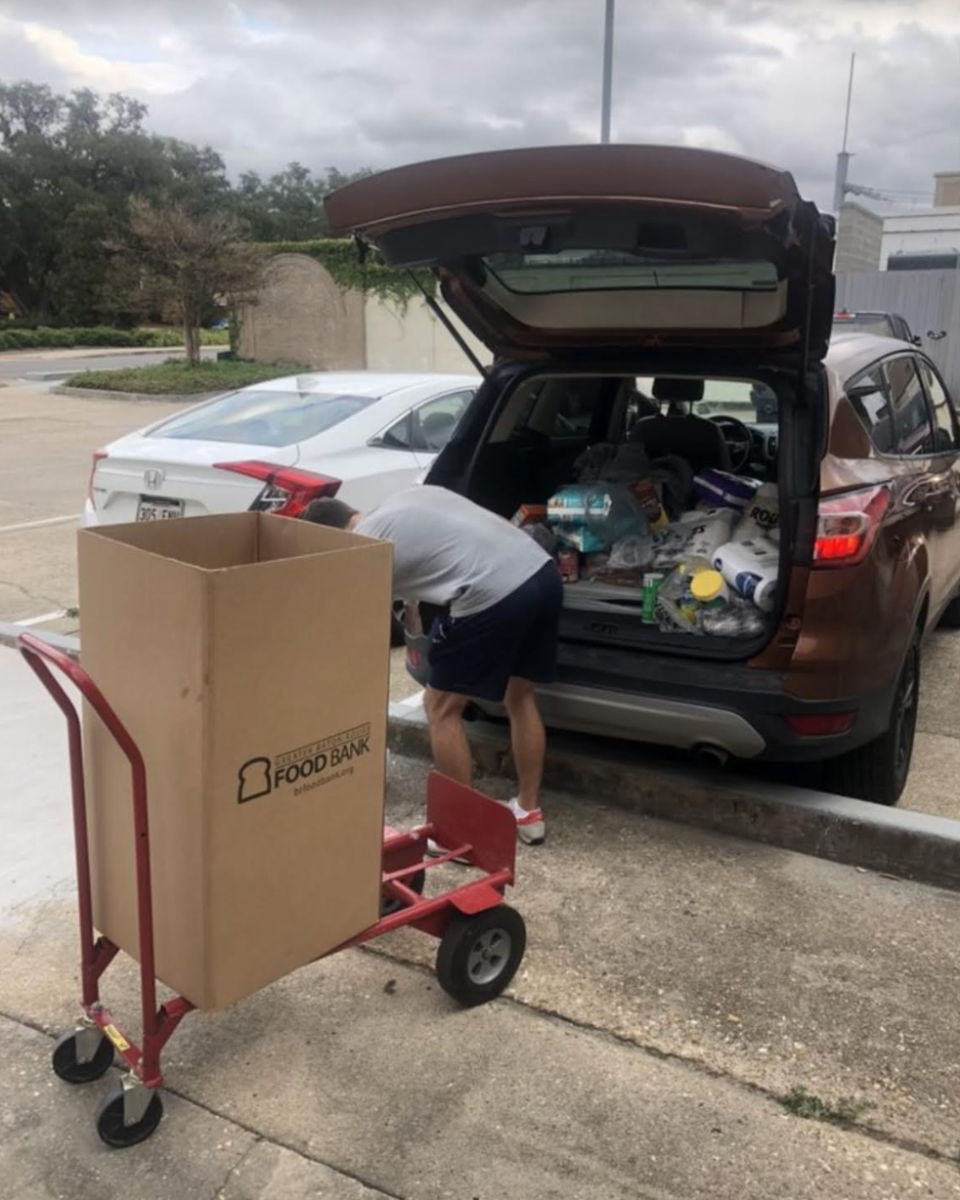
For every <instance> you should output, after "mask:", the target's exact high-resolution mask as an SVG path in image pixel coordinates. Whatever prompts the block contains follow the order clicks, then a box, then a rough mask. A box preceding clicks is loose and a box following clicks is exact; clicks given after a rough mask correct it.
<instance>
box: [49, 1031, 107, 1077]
mask: <svg viewBox="0 0 960 1200" xmlns="http://www.w3.org/2000/svg"><path fill="white" fill-rule="evenodd" d="M51 1061H52V1064H53V1070H54V1074H55V1075H57V1077H58V1078H60V1079H63V1080H65V1081H66V1082H67V1083H92V1082H93V1081H94V1080H95V1079H99V1078H100V1077H101V1076H102V1075H105V1074H106V1073H107V1071H109V1070H110V1068H111V1066H113V1046H112V1045H111V1043H110V1039H109V1038H108V1037H105V1036H104V1034H102V1033H101V1032H100V1030H99V1029H97V1028H96V1027H94V1026H90V1027H82V1028H80V1029H75V1030H74V1031H73V1033H65V1034H64V1035H63V1037H62V1038H60V1039H59V1040H58V1042H57V1044H56V1045H55V1046H54V1048H53V1054H52V1055H51Z"/></svg>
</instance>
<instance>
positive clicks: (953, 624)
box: [937, 596, 960, 629]
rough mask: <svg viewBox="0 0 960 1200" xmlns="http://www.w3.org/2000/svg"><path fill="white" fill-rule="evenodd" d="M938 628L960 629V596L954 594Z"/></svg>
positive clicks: (938, 623)
mask: <svg viewBox="0 0 960 1200" xmlns="http://www.w3.org/2000/svg"><path fill="white" fill-rule="evenodd" d="M937 628H938V629H960V596H954V598H953V599H952V600H951V601H950V603H949V604H948V605H947V607H946V608H945V609H944V610H943V615H942V616H941V617H940V620H939V621H938V622H937Z"/></svg>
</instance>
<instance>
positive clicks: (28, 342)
mask: <svg viewBox="0 0 960 1200" xmlns="http://www.w3.org/2000/svg"><path fill="white" fill-rule="evenodd" d="M200 341H201V343H202V344H203V345H205V346H226V345H229V342H230V336H229V334H228V332H227V331H226V330H225V329H223V330H221V329H201V330H200ZM182 345H183V333H182V332H181V331H180V330H178V329H113V328H111V327H110V326H108V325H95V326H93V327H92V328H89V329H57V328H54V327H53V326H47V325H44V326H40V327H39V328H38V329H22V328H21V329H4V328H3V327H2V325H0V350H61V349H62V350H69V349H71V348H72V347H74V346H110V347H114V348H117V347H119V348H123V347H126V346H156V347H158V348H160V349H166V348H168V347H174V346H182Z"/></svg>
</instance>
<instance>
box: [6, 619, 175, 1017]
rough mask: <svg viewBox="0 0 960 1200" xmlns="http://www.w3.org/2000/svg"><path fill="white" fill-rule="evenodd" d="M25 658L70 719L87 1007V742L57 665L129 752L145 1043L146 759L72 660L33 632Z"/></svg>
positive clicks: (148, 987)
mask: <svg viewBox="0 0 960 1200" xmlns="http://www.w3.org/2000/svg"><path fill="white" fill-rule="evenodd" d="M17 640H18V647H19V650H20V653H21V654H22V655H23V657H24V659H25V660H26V662H27V665H28V666H29V667H30V669H31V670H32V671H33V673H34V674H35V675H36V676H37V678H38V679H39V680H40V682H41V683H42V684H43V686H44V687H45V688H46V689H47V691H48V692H49V693H50V695H51V696H52V697H53V699H54V701H55V702H56V704H57V706H58V707H59V709H60V710H61V712H62V713H63V715H64V716H65V717H66V719H67V729H68V734H69V743H70V783H71V791H72V794H73V832H74V840H75V843H76V855H77V892H78V900H79V909H80V938H81V945H82V947H83V952H82V953H83V990H84V997H83V1000H84V1004H93V1003H96V1001H97V1000H98V989H97V950H96V946H95V944H94V937H93V903H92V899H91V886H90V845H89V841H88V838H87V798H86V787H85V783H84V777H83V740H82V737H81V728H80V716H79V713H78V712H77V709H76V706H75V705H74V703H73V701H72V700H71V699H70V697H69V696H68V695H67V693H66V691H65V690H64V688H63V686H62V684H60V683H59V681H58V680H57V679H56V678H54V675H53V672H52V671H51V670H50V666H49V665H48V664H52V665H53V666H54V667H56V668H57V669H58V670H59V671H60V672H62V673H63V674H64V675H66V677H67V678H68V679H69V680H70V682H71V683H73V684H74V685H75V686H76V687H77V689H78V690H79V692H80V694H81V695H82V696H83V698H84V700H86V702H87V703H88V704H89V705H90V707H91V708H92V709H93V711H94V712H95V713H96V714H97V716H98V717H99V718H100V720H101V721H102V722H103V724H104V726H105V727H106V729H107V732H108V733H109V734H110V736H111V737H112V738H113V740H114V741H115V742H116V743H117V745H118V746H119V747H120V749H121V750H122V751H123V754H124V755H125V757H126V759H127V761H128V762H129V764H130V774H131V783H132V790H133V827H134V838H135V847H134V849H135V855H136V868H137V927H138V932H139V941H140V976H141V999H142V1002H143V1030H144V1037H145V1040H146V1039H147V1038H148V1037H149V1036H151V1035H154V1034H155V1032H156V1027H157V1019H158V1018H157V995H156V990H157V985H156V976H155V972H154V945H153V892H152V888H151V881H150V831H149V826H148V822H147V773H146V768H145V767H144V764H143V755H142V754H141V753H140V750H139V747H138V746H137V744H136V742H135V741H134V740H133V738H132V737H131V736H130V733H129V731H128V730H127V728H126V726H125V725H124V724H123V722H122V721H121V720H120V718H119V717H118V716H117V714H116V713H115V712H114V710H113V708H112V707H111V706H110V704H109V703H108V702H107V699H106V697H105V696H104V695H103V693H102V692H101V691H100V689H99V688H98V687H97V685H96V684H95V683H94V681H93V680H92V679H91V677H90V676H89V675H88V674H87V672H86V671H85V670H84V669H83V667H81V666H80V664H79V663H76V662H74V661H73V659H72V658H70V657H69V655H66V654H64V653H63V651H62V650H57V649H55V648H54V647H53V646H51V645H49V643H47V642H45V641H43V640H42V639H41V638H38V637H36V636H35V635H34V634H32V633H21V634H20V637H19V638H18V639H17Z"/></svg>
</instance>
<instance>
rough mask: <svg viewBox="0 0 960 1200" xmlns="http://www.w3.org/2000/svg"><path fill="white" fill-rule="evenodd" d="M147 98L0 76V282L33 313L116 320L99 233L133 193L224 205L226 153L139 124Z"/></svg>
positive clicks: (125, 224) (123, 222)
mask: <svg viewBox="0 0 960 1200" xmlns="http://www.w3.org/2000/svg"><path fill="white" fill-rule="evenodd" d="M146 111H147V110H146V107H145V106H144V105H143V104H141V103H140V102H139V101H137V100H133V99H130V98H129V97H126V96H123V95H120V94H119V93H117V94H114V95H111V96H107V97H106V98H103V97H100V96H98V95H97V94H96V93H95V92H92V91H90V90H89V89H81V90H78V91H75V92H72V93H71V94H70V95H69V96H58V95H55V94H54V93H53V92H51V90H50V89H49V88H48V87H46V86H45V85H38V84H33V83H17V84H11V85H0V291H4V292H7V293H8V294H10V295H11V296H12V297H13V299H14V302H15V304H16V306H17V307H18V308H19V309H21V310H23V311H25V312H28V313H31V314H34V315H36V316H38V317H40V318H41V319H49V318H51V317H53V316H57V317H59V318H61V319H69V320H70V321H83V322H84V323H88V322H94V323H96V322H98V321H100V320H103V319H112V318H113V316H114V314H115V313H116V311H118V307H117V305H116V304H114V303H112V302H111V296H110V291H109V287H108V273H109V268H110V263H109V260H108V257H107V256H106V255H105V254H103V253H102V252H101V246H102V243H103V241H104V240H105V239H107V240H109V239H113V240H116V239H117V238H118V237H120V236H122V234H123V233H124V231H126V230H127V229H128V228H129V201H130V199H131V197H133V196H145V197H152V198H154V199H156V200H159V199H160V198H161V197H164V196H172V197H174V198H175V199H176V200H179V201H181V202H183V203H185V204H189V205H190V206H191V207H193V208H196V209H198V210H202V209H213V208H215V207H218V206H223V205H224V204H227V205H229V203H230V194H231V189H230V183H229V180H228V178H227V175H226V170H225V168H224V164H223V161H222V159H221V158H220V157H219V155H217V154H216V153H215V152H214V151H213V150H211V149H210V148H209V147H204V148H199V147H196V146H191V145H189V144H187V143H184V142H178V141H176V140H174V139H170V138H162V137H158V136H156V135H151V134H147V133H146V132H145V131H144V129H143V118H144V117H145V115H146Z"/></svg>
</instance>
